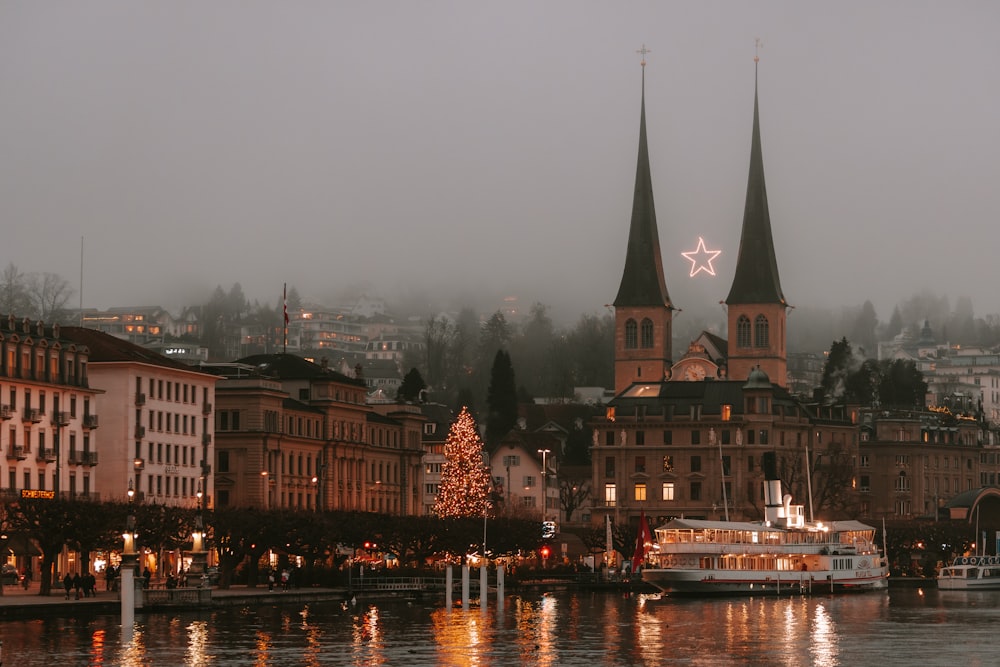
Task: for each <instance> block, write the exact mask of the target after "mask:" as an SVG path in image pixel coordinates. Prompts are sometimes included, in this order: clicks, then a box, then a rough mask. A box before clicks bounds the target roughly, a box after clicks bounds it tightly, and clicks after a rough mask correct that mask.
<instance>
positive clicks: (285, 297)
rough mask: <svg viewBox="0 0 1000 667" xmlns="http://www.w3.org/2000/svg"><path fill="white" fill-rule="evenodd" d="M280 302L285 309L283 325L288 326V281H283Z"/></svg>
mask: <svg viewBox="0 0 1000 667" xmlns="http://www.w3.org/2000/svg"><path fill="white" fill-rule="evenodd" d="M281 303H282V305H283V306H284V309H285V326H286V327H287V326H288V283H285V289H284V291H283V292H282V293H281Z"/></svg>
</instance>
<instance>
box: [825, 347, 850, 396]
mask: <svg viewBox="0 0 1000 667" xmlns="http://www.w3.org/2000/svg"><path fill="white" fill-rule="evenodd" d="M855 370H857V362H856V360H855V358H854V350H853V349H852V348H851V344H850V343H849V342H847V338H841V339H840V340H839V341H834V343H833V345H831V346H830V353H829V354H828V355H827V358H826V364H824V365H823V376H822V378H821V379H820V389H821V390H822V391H823V397H824V400H825V401H826V403H827V404H830V403H836V402H838V401H841V400H843V398H844V391H845V388H846V387H845V385H846V382H847V377H848V375H850V374H851V373H853V372H854V371H855Z"/></svg>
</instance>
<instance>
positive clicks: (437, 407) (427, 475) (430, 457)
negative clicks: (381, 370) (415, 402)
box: [420, 403, 455, 515]
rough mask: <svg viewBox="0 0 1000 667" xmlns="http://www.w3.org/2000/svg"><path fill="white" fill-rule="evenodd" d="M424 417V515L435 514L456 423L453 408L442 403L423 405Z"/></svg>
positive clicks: (422, 438)
mask: <svg viewBox="0 0 1000 667" xmlns="http://www.w3.org/2000/svg"><path fill="white" fill-rule="evenodd" d="M420 412H421V413H422V414H423V415H424V419H425V420H426V421H424V425H423V434H422V437H421V442H422V445H423V449H424V456H423V504H424V514H427V515H430V514H433V513H434V504H435V503H436V502H437V495H438V491H440V488H441V469H442V467H443V466H444V445H445V441H447V439H448V432H449V430H450V429H451V425H452V423H453V422H454V421H455V414H454V412H452V410H451V408H449V407H448V406H446V405H443V404H441V403H421V404H420Z"/></svg>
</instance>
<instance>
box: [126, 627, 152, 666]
mask: <svg viewBox="0 0 1000 667" xmlns="http://www.w3.org/2000/svg"><path fill="white" fill-rule="evenodd" d="M149 664H150V662H149V657H148V656H147V655H146V634H145V632H144V631H143V629H142V628H141V627H140V626H139V625H138V624H137V625H136V626H135V628H134V629H133V630H132V638H131V639H130V640H129V642H128V643H127V644H125V646H124V648H123V649H122V662H121V667H145V666H146V665H149Z"/></svg>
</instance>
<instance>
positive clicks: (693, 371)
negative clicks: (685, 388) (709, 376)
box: [684, 364, 705, 382]
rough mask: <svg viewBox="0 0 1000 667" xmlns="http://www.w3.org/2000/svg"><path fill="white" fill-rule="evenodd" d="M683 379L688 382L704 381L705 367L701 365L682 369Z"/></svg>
mask: <svg viewBox="0 0 1000 667" xmlns="http://www.w3.org/2000/svg"><path fill="white" fill-rule="evenodd" d="M684 379H685V380H687V381H688V382H698V381H699V380H704V379H705V367H704V366H702V365H701V364H691V365H690V366H688V367H687V368H685V369H684Z"/></svg>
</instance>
